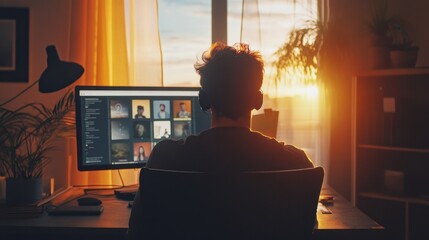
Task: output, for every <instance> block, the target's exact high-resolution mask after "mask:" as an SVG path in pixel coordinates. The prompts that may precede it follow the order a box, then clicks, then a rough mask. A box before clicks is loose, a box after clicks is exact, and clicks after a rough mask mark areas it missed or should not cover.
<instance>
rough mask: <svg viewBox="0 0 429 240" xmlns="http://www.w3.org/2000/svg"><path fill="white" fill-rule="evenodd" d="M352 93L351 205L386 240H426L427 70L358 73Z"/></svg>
mask: <svg viewBox="0 0 429 240" xmlns="http://www.w3.org/2000/svg"><path fill="white" fill-rule="evenodd" d="M352 93H353V96H352V99H353V100H352V145H353V146H352V199H353V203H354V204H356V206H357V207H359V208H360V209H361V210H363V211H364V212H365V213H367V214H368V215H369V216H370V217H372V218H373V219H374V220H376V221H378V222H379V223H380V224H381V225H383V226H384V227H385V228H386V239H410V240H411V239H413V240H414V239H429V68H412V69H389V70H376V71H369V72H364V73H360V74H358V75H356V76H355V77H354V79H353V91H352ZM334 127H335V126H334Z"/></svg>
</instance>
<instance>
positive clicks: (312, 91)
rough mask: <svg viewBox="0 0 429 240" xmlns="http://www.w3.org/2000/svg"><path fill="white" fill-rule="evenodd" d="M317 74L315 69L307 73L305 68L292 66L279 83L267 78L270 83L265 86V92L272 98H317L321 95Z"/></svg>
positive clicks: (269, 77) (270, 77)
mask: <svg viewBox="0 0 429 240" xmlns="http://www.w3.org/2000/svg"><path fill="white" fill-rule="evenodd" d="M316 72H317V70H316V69H314V68H311V69H310V70H309V71H308V72H305V71H304V67H303V66H291V67H289V68H287V69H286V70H285V72H284V74H283V76H284V77H283V78H282V79H279V80H278V81H275V80H274V79H273V77H272V76H266V79H268V81H266V82H267V84H266V85H265V86H264V92H265V93H267V94H268V96H269V97H271V98H276V97H277V98H281V97H294V96H302V95H304V96H307V97H309V98H316V97H318V95H319V87H318V85H317V81H316V79H317V76H316Z"/></svg>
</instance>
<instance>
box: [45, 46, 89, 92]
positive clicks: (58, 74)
mask: <svg viewBox="0 0 429 240" xmlns="http://www.w3.org/2000/svg"><path fill="white" fill-rule="evenodd" d="M46 53H47V55H48V67H47V68H46V69H45V71H43V73H42V75H41V76H40V79H39V92H42V93H51V92H56V91H58V90H61V89H63V88H65V87H67V86H69V85H70V84H72V83H74V82H75V81H76V80H78V79H79V78H80V77H81V76H82V74H83V72H84V70H83V67H82V66H81V65H80V64H77V63H73V62H65V61H61V60H60V58H59V56H58V52H57V49H56V48H55V46H54V45H50V46H48V47H46Z"/></svg>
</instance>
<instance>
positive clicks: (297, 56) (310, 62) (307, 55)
mask: <svg viewBox="0 0 429 240" xmlns="http://www.w3.org/2000/svg"><path fill="white" fill-rule="evenodd" d="M323 28H324V26H323V24H322V22H320V21H315V20H310V21H307V24H306V25H305V26H303V27H301V28H296V29H294V30H292V31H291V32H290V34H289V39H288V40H287V41H286V42H285V43H283V45H282V46H281V47H280V48H278V49H277V51H276V52H275V53H274V54H275V56H276V57H277V60H275V61H274V62H273V65H274V67H275V69H276V74H275V82H276V83H277V82H279V81H280V79H281V77H282V76H283V75H284V74H287V72H288V70H290V68H299V69H301V70H302V71H303V73H304V75H306V76H309V77H308V78H304V79H303V80H304V82H308V81H312V79H311V77H310V76H313V73H314V71H316V70H317V67H318V65H319V64H318V57H319V51H320V48H321V46H322V43H323Z"/></svg>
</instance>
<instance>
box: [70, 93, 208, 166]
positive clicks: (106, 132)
mask: <svg viewBox="0 0 429 240" xmlns="http://www.w3.org/2000/svg"><path fill="white" fill-rule="evenodd" d="M198 91H199V88H182V87H180V88H178V87H101V86H77V87H76V131H77V150H78V169H79V170H81V171H86V170H104V169H122V168H140V167H142V166H144V165H145V164H146V162H147V160H148V158H149V155H150V153H151V151H152V149H153V147H154V146H155V145H156V144H157V143H158V142H160V141H162V140H163V139H183V138H186V137H187V136H188V135H190V134H198V133H200V132H201V131H203V130H206V129H208V128H209V127H210V124H211V116H210V113H208V112H204V111H202V110H201V108H200V106H199V104H198Z"/></svg>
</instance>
